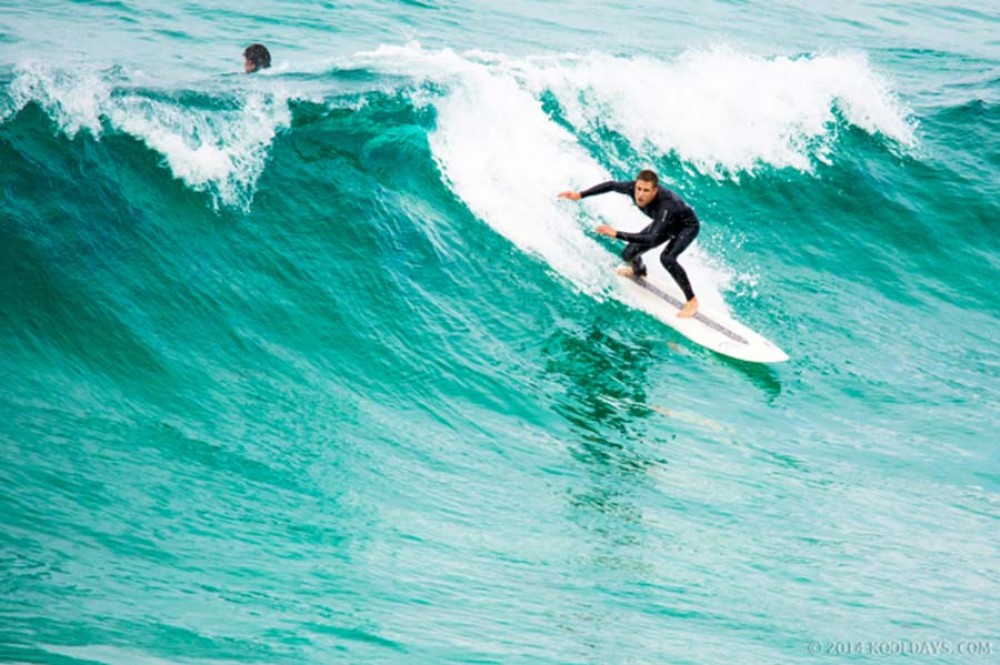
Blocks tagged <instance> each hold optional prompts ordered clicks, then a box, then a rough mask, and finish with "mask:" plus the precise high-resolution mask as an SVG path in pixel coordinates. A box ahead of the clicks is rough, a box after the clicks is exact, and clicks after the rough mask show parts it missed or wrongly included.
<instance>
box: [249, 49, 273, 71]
mask: <svg viewBox="0 0 1000 665" xmlns="http://www.w3.org/2000/svg"><path fill="white" fill-rule="evenodd" d="M270 66H271V52H270V51H268V50H267V47H266V46H264V45H263V44H251V45H250V46H248V47H247V48H246V50H245V51H243V68H244V69H245V70H246V73H247V74H252V73H254V72H255V71H257V70H258V69H267V68H268V67H270Z"/></svg>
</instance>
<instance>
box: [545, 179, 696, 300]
mask: <svg viewBox="0 0 1000 665" xmlns="http://www.w3.org/2000/svg"><path fill="white" fill-rule="evenodd" d="M659 183H660V179H659V177H657V175H656V173H654V172H653V171H650V170H648V169H646V170H643V171H640V172H639V175H638V176H636V179H635V180H624V181H614V180H611V181H608V182H602V183H601V184H599V185H594V186H593V187H591V188H590V189H585V190H583V191H582V192H573V191H567V192H561V193H560V194H559V197H560V198H564V199H569V200H571V201H579V200H580V199H582V198H586V197H588V196H595V195H597V194H605V193H607V192H618V193H619V194H627V195H629V196H631V197H632V200H633V201H634V202H635V204H636V205H637V206H638V207H639V210H641V211H642V213H643V214H644V215H646V216H647V217H649V218H650V219H652V220H653V221H652V223H650V224H649V225H648V226H647V227H646V228H644V229H643V230H642V231H639V232H638V233H630V232H628V231H616V230H615V229H613V228H612V227H610V226H608V225H606V224H602V225H600V226H598V227H597V228H596V229H594V230H595V231H596V232H597V233H600V234H601V235H606V236H608V237H611V238H617V239H618V240H625V241H627V242H628V245H626V246H625V250H624V251H623V252H622V258H623V259H625V261H626V262H627V263H628V265H624V266H621V267H620V268H618V274H619V275H622V276H624V277H634V278H636V279H638V278H641V277H644V276H645V275H646V266H645V265H643V263H642V255H643V254H644V253H646V252H648V251H649V250H651V249H653V248H654V247H657V246H659V245H662V244H663V243H667V246H666V248H664V250H663V253H662V254H660V263H662V264H663V267H664V268H666V269H667V272H669V273H670V276H671V277H673V278H674V281H675V282H677V285H678V286H679V287H681V290H682V291H683V292H684V297H686V298H687V302H686V303H685V304H684V307H682V308H681V311H680V312H678V313H677V316H679V317H680V318H682V319H685V318H689V317H692V316H694V315H695V313H696V312H697V311H698V299H697V298H696V297H695V295H694V290H693V289H692V288H691V282H690V281H688V277H687V273H686V272H684V268H682V267H681V264H680V263H678V262H677V257H678V256H680V254H681V252H683V251H684V250H685V249H687V247H688V245H690V244H691V242H692V241H693V240H694V239H695V237H696V236H697V235H698V229H699V228H700V224H699V222H698V217H697V215H695V214H694V210H692V209H691V206H689V205H688V204H686V203H685V202H684V201H683V199H681V197H679V196H677V194H675V193H674V192H672V191H670V190H669V189H667V188H666V187H662V186H661V185H660V184H659Z"/></svg>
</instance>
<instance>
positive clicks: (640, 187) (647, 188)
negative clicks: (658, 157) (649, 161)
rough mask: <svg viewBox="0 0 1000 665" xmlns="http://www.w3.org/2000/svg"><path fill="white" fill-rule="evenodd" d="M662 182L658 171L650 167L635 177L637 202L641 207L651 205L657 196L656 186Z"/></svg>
mask: <svg viewBox="0 0 1000 665" xmlns="http://www.w3.org/2000/svg"><path fill="white" fill-rule="evenodd" d="M659 183H660V179H659V177H657V175H656V173H655V172H653V171H650V170H649V169H643V170H642V171H639V175H637V176H636V178H635V204H636V205H637V206H639V207H640V208H642V207H644V206H647V205H649V203H650V202H651V201H652V200H653V199H654V198H655V197H656V187H657V185H658V184H659Z"/></svg>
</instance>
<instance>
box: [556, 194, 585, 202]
mask: <svg viewBox="0 0 1000 665" xmlns="http://www.w3.org/2000/svg"><path fill="white" fill-rule="evenodd" d="M559 198H561V199H569V200H570V201H579V200H580V199H581V198H582V197H581V196H580V192H559Z"/></svg>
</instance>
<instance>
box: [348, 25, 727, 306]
mask: <svg viewBox="0 0 1000 665" xmlns="http://www.w3.org/2000/svg"><path fill="white" fill-rule="evenodd" d="M358 57H359V58H360V59H362V60H363V61H365V64H366V65H368V66H372V67H376V68H379V69H381V70H383V71H392V72H394V73H406V74H408V75H410V76H414V77H417V78H418V79H420V80H423V81H427V82H431V83H433V84H434V86H433V88H434V89H435V90H440V88H442V87H443V88H445V92H443V93H441V94H440V96H438V97H436V98H426V99H424V100H423V101H426V102H427V103H431V104H433V105H434V107H435V108H436V110H437V128H436V130H435V131H434V132H433V133H432V135H431V137H430V143H431V149H432V151H433V153H434V156H435V158H436V160H437V162H438V164H439V167H440V168H441V171H442V173H443V174H444V175H445V177H446V178H447V180H448V183H449V185H450V186H451V188H452V189H453V191H454V192H455V193H456V194H457V195H458V196H459V197H460V198H461V199H462V200H463V201H464V202H465V204H466V205H467V206H468V207H469V209H470V210H471V211H472V212H473V213H474V214H476V216H478V217H479V218H480V219H482V220H483V221H485V222H486V223H487V224H489V225H490V226H491V227H492V228H493V229H495V230H496V231H497V232H498V233H500V234H502V235H503V236H505V237H506V238H508V239H509V240H510V241H511V242H513V243H514V244H515V245H517V246H518V247H519V248H520V249H522V250H524V251H526V252H528V253H530V254H533V255H536V256H539V257H541V258H542V259H543V260H544V261H545V262H546V263H548V265H550V266H551V267H552V268H553V269H555V270H556V271H558V272H559V273H560V274H561V275H563V276H564V277H566V278H567V279H569V280H570V281H571V282H572V283H573V284H574V285H575V286H576V287H577V288H579V289H580V290H582V291H583V292H586V293H589V294H591V295H594V296H597V297H602V296H603V294H605V293H608V292H613V290H612V288H611V285H612V283H613V279H612V268H613V266H614V265H615V264H616V263H618V259H617V258H616V256H615V255H614V254H612V253H610V252H608V251H607V250H606V249H605V248H604V247H602V246H601V245H600V244H598V242H597V241H596V240H595V239H594V236H593V234H588V233H587V232H586V231H585V229H590V228H592V227H593V226H594V225H595V224H596V223H598V222H601V221H604V222H607V223H612V224H614V225H615V226H617V227H618V228H623V229H627V230H638V229H639V228H641V227H642V226H645V225H646V224H647V223H648V221H649V220H648V219H646V218H644V217H642V215H641V213H639V212H638V211H637V210H636V209H635V207H634V206H632V205H631V204H630V202H629V199H628V198H627V197H623V196H603V197H597V198H594V199H588V200H587V201H586V202H585V203H573V202H569V201H564V200H560V199H557V197H556V195H557V194H558V193H559V192H561V191H563V190H566V189H582V188H584V187H587V186H589V185H593V184H596V183H598V182H601V181H604V180H607V179H609V177H610V176H609V175H608V173H607V171H606V170H605V169H604V168H603V167H602V166H601V165H600V164H599V163H598V162H597V161H595V160H594V158H593V157H591V156H590V155H589V154H587V152H586V151H585V150H584V149H583V148H582V147H581V146H580V145H579V144H578V142H577V140H576V138H575V137H574V136H573V135H572V134H571V133H570V132H568V131H567V130H566V129H564V128H563V127H561V126H560V125H559V124H557V123H556V122H554V121H553V120H552V119H551V118H550V117H549V116H548V115H547V114H546V113H545V111H544V110H543V109H542V106H541V103H540V102H539V101H538V99H537V98H536V97H535V95H534V94H532V93H531V92H530V91H528V90H526V89H524V87H523V85H522V83H521V82H519V81H518V80H517V79H516V78H515V77H514V76H512V75H511V74H510V73H509V72H507V71H505V68H504V67H503V66H500V67H497V66H496V65H495V63H490V62H484V58H482V57H481V54H475V55H472V56H470V55H468V54H465V55H459V54H456V53H454V52H452V51H448V50H444V51H427V50H424V49H422V48H421V47H420V46H419V45H417V44H411V45H407V46H404V47H382V48H380V49H378V50H377V51H375V52H372V53H366V54H359V56H358ZM421 94H427V93H417V96H418V97H420V95H421ZM684 263H685V267H686V268H687V269H688V272H689V273H691V277H692V280H694V281H695V283H697V284H698V285H699V297H700V298H702V297H703V298H704V301H705V302H708V303H711V304H713V305H715V306H719V307H722V306H724V303H723V299H722V296H721V295H720V289H721V288H722V287H723V286H724V283H725V281H726V271H725V270H724V269H713V268H710V267H709V266H708V263H709V262H708V261H705V260H704V257H702V255H701V253H700V252H699V251H698V249H697V248H696V247H695V248H694V249H692V250H689V252H688V253H686V254H685V262H684ZM650 264H651V266H650V267H651V269H653V270H657V271H662V268H661V267H660V266H659V265H658V263H657V262H656V261H651V262H650ZM654 264H655V265H654ZM668 279H669V278H668Z"/></svg>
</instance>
